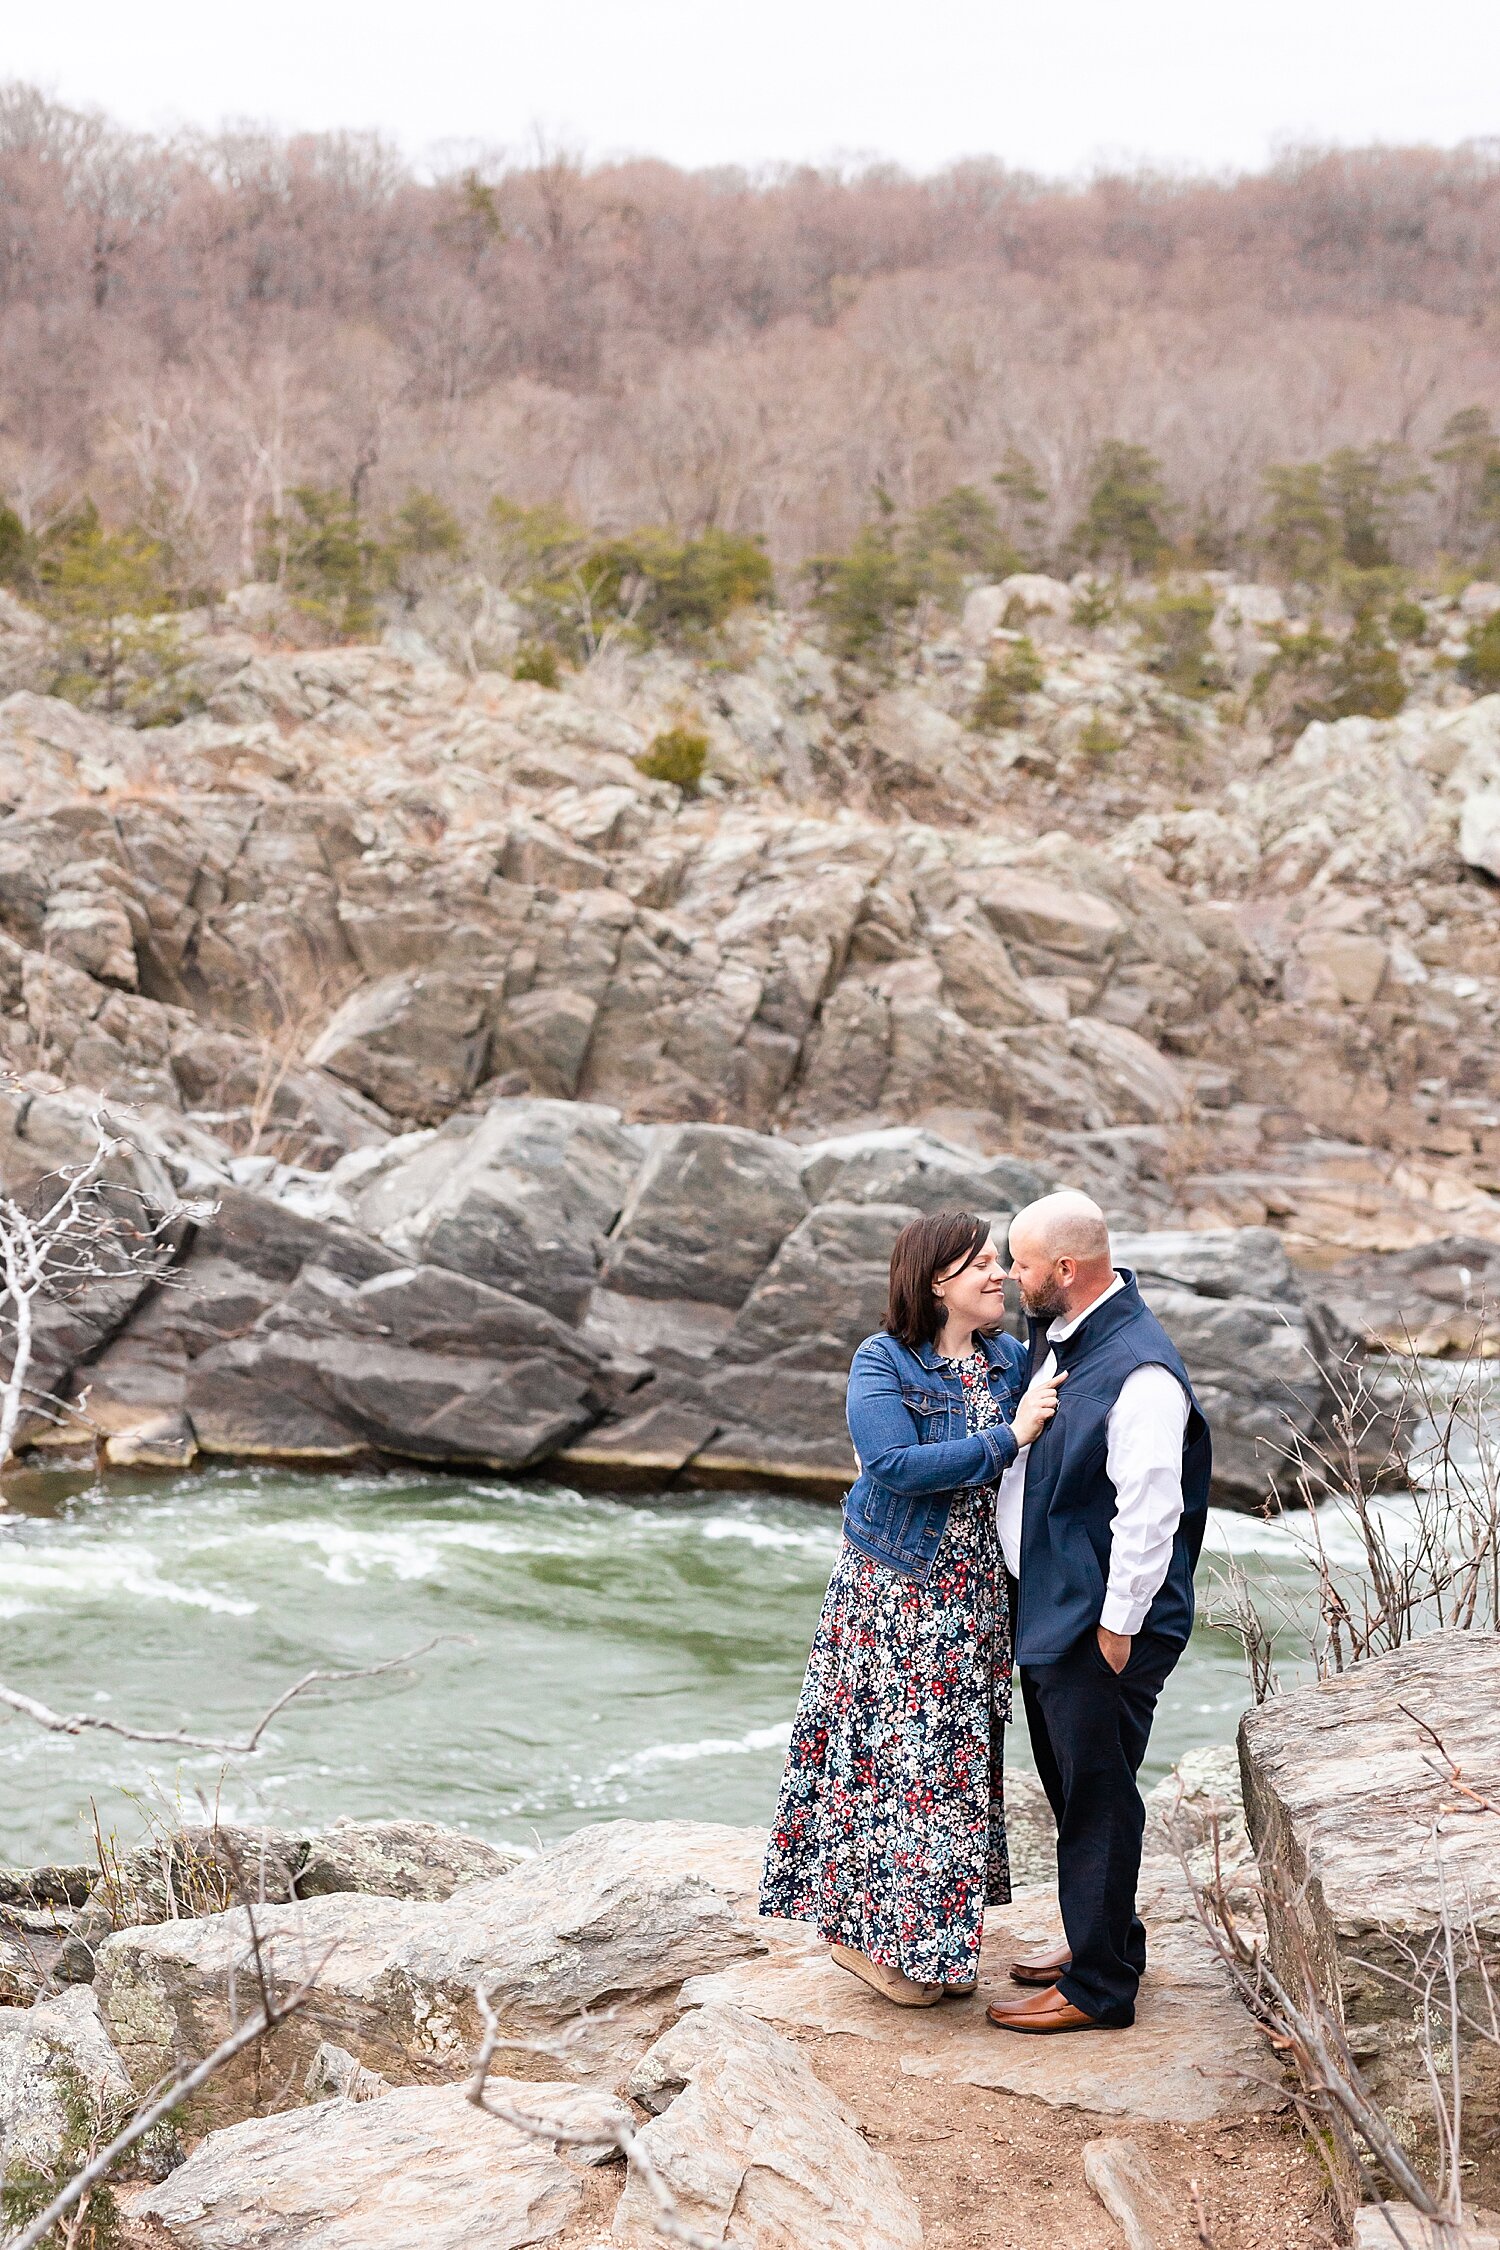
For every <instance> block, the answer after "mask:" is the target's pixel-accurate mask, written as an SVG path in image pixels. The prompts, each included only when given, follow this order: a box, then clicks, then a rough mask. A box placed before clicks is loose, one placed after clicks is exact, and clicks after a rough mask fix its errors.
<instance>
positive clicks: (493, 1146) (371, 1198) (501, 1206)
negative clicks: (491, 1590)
mask: <svg viewBox="0 0 1500 2250" xmlns="http://www.w3.org/2000/svg"><path fill="white" fill-rule="evenodd" d="M641 1156H642V1151H641V1146H640V1136H639V1135H638V1134H632V1133H631V1132H629V1131H628V1130H626V1129H625V1128H624V1127H622V1125H621V1123H620V1118H619V1114H618V1112H617V1111H615V1110H611V1109H603V1108H600V1107H598V1106H597V1105H595V1104H592V1103H587V1102H562V1101H526V1100H520V1101H516V1100H511V1101H499V1102H496V1103H495V1104H494V1105H493V1107H492V1108H490V1109H489V1110H487V1111H486V1112H485V1114H484V1115H483V1116H482V1117H467V1116H465V1117H455V1118H451V1119H450V1120H449V1121H448V1123H447V1124H446V1125H444V1126H442V1127H440V1128H439V1130H438V1131H437V1132H435V1133H433V1134H430V1135H428V1136H426V1137H424V1138H421V1139H416V1140H415V1141H414V1142H398V1143H395V1144H393V1145H392V1147H391V1149H390V1150H389V1152H388V1154H387V1155H386V1157H385V1158H384V1159H383V1160H381V1161H379V1162H377V1163H376V1164H374V1165H369V1164H365V1165H363V1166H359V1167H357V1168H356V1170H355V1171H354V1172H353V1173H352V1174H351V1184H350V1190H349V1195H350V1201H351V1203H352V1205H353V1208H354V1211H355V1214H356V1216H357V1218H358V1220H359V1223H360V1225H361V1226H363V1227H365V1228H367V1229H368V1231H369V1232H370V1233H371V1234H374V1235H378V1236H379V1237H380V1239H381V1240H382V1241H383V1242H385V1243H386V1244H387V1245H388V1246H389V1247H390V1248H391V1249H392V1250H395V1251H399V1252H400V1254H401V1255H402V1256H403V1257H405V1258H409V1259H410V1260H411V1261H412V1262H413V1263H414V1264H417V1263H420V1264H424V1265H434V1266H448V1267H451V1268H452V1269H453V1270H454V1271H455V1272H458V1273H466V1274H468V1275H469V1276H470V1277H471V1278H472V1279H473V1280H475V1281H483V1282H487V1283H489V1285H490V1286H491V1287H492V1288H495V1289H506V1290H510V1291H512V1292H513V1293H514V1294H515V1295H516V1296H518V1297H526V1298H529V1299H531V1300H532V1302H533V1303H536V1304H542V1305H545V1306H546V1307H547V1308H548V1309H549V1311H552V1312H555V1313H557V1314H558V1315H559V1316H560V1317H561V1318H562V1319H564V1320H576V1319H578V1318H579V1317H581V1315H582V1313H583V1311H584V1308H585V1307H586V1305H587V1303H588V1298H589V1293H590V1291H591V1290H592V1288H593V1286H594V1281H595V1278H596V1276H597V1273H598V1270H599V1265H600V1262H601V1260H602V1258H603V1255H604V1242H605V1237H606V1236H607V1235H608V1233H609V1230H610V1228H611V1227H612V1226H613V1225H614V1222H615V1220H616V1218H617V1217H618V1216H619V1213H620V1210H621V1207H622V1205H623V1204H624V1202H625V1198H626V1194H627V1192H628V1190H629V1187H630V1183H631V1181H632V1179H633V1178H634V1176H635V1174H636V1172H637V1170H638V1169H639V1168H640V1164H641ZM331 1184H332V1185H333V1186H334V1187H335V1189H337V1187H338V1185H339V1181H338V1175H337V1173H335V1176H334V1180H333V1182H332V1183H331Z"/></svg>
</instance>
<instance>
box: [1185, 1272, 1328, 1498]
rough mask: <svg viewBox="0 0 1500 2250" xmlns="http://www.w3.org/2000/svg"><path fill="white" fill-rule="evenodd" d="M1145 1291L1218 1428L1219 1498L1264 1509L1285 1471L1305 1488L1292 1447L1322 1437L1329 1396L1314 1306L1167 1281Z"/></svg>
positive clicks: (1289, 1480) (1290, 1483)
mask: <svg viewBox="0 0 1500 2250" xmlns="http://www.w3.org/2000/svg"><path fill="white" fill-rule="evenodd" d="M1142 1294H1143V1295H1144V1297H1145V1299H1146V1302H1147V1304H1148V1305H1149V1306H1150V1307H1151V1309H1152V1311H1153V1312H1154V1313H1155V1314H1156V1316H1157V1318H1158V1319H1159V1320H1160V1321H1161V1324H1162V1326H1163V1327H1164V1328H1165V1329H1166V1331H1167V1334H1168V1335H1169V1336H1170V1337H1171V1339H1172V1341H1173V1343H1174V1344H1175V1345H1176V1346H1177V1348H1178V1350H1179V1351H1180V1352H1181V1354H1182V1356H1183V1359H1184V1361H1185V1362H1186V1365H1187V1370H1188V1374H1189V1375H1190V1377H1191V1378H1192V1384H1193V1389H1194V1391H1195V1392H1196V1394H1197V1397H1198V1402H1199V1404H1200V1405H1201V1406H1202V1408H1203V1411H1204V1413H1205V1414H1206V1415H1207V1417H1208V1421H1209V1426H1210V1428H1211V1429H1212V1431H1213V1441H1214V1497H1215V1499H1216V1500H1218V1501H1220V1502H1222V1503H1224V1504H1226V1505H1228V1506H1231V1507H1259V1506H1260V1505H1262V1503H1263V1502H1264V1501H1265V1499H1266V1497H1267V1495H1268V1494H1269V1492H1270V1490H1271V1488H1272V1485H1273V1483H1274V1482H1275V1481H1276V1480H1277V1479H1278V1478H1279V1479H1280V1481H1281V1483H1282V1484H1283V1485H1284V1486H1285V1487H1286V1489H1287V1491H1288V1494H1289V1495H1290V1496H1295V1476H1294V1473H1293V1472H1292V1471H1291V1470H1289V1468H1288V1465H1287V1461H1286V1452H1287V1448H1288V1446H1289V1445H1290V1444H1291V1443H1292V1441H1293V1439H1294V1438H1295V1437H1298V1436H1300V1437H1302V1438H1304V1439H1306V1438H1308V1437H1310V1436H1311V1435H1312V1433H1313V1432H1314V1430H1315V1429H1316V1428H1317V1426H1318V1422H1319V1417H1320V1416H1321V1414H1322V1413H1323V1411H1324V1409H1325V1407H1326V1404H1327V1387H1326V1384H1325V1381H1324V1375H1323V1370H1322V1366H1321V1364H1320V1357H1319V1352H1318V1347H1317V1339H1316V1337H1315V1334H1314V1331H1313V1329H1312V1327H1311V1325H1310V1323H1309V1321H1308V1318H1307V1315H1306V1313H1305V1312H1304V1311H1303V1310H1302V1309H1301V1308H1300V1307H1297V1306H1295V1305H1291V1304H1285V1303H1276V1302H1261V1301H1260V1300H1258V1299H1256V1298H1252V1297H1229V1298H1221V1297H1200V1296H1198V1295H1196V1294H1195V1293H1194V1292H1193V1291H1191V1290H1188V1289H1174V1288H1171V1287H1169V1286H1165V1285H1158V1286H1154V1287H1153V1286H1151V1285H1150V1284H1147V1286H1146V1287H1145V1288H1144V1290H1143V1291H1142Z"/></svg>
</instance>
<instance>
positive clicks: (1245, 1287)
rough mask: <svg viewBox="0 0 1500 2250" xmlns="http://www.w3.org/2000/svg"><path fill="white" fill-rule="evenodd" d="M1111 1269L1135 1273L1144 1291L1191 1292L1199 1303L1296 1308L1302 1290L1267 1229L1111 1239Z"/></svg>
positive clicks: (1214, 1229) (1278, 1243)
mask: <svg viewBox="0 0 1500 2250" xmlns="http://www.w3.org/2000/svg"><path fill="white" fill-rule="evenodd" d="M1111 1244H1112V1247H1113V1250H1114V1258H1115V1264H1116V1265H1117V1266H1129V1267H1131V1268H1133V1269H1134V1271H1135V1274H1136V1276H1137V1278H1138V1280H1139V1281H1140V1284H1141V1286H1142V1288H1143V1289H1149V1288H1150V1287H1151V1286H1152V1285H1153V1284H1162V1283H1164V1284H1166V1285H1167V1286H1168V1287H1169V1288H1175V1289H1191V1290H1194V1291H1195V1292H1196V1293H1197V1295H1198V1296H1200V1297H1255V1298H1259V1299H1260V1300H1261V1301H1262V1302H1264V1303H1267V1304H1300V1303H1301V1301H1302V1289H1301V1285H1300V1283H1299V1282H1298V1279H1297V1276H1296V1274H1295V1273H1294V1272H1293V1270H1292V1264H1291V1260H1290V1259H1289V1258H1288V1256H1287V1254H1286V1251H1285V1249H1284V1248H1283V1247H1282V1242H1281V1238H1280V1236H1279V1235H1275V1234H1273V1233H1272V1232H1271V1230H1270V1228H1269V1227H1208V1228H1205V1229H1203V1231H1202V1232H1201V1233H1199V1232H1193V1231H1191V1230H1189V1229H1187V1228H1178V1229H1174V1230H1170V1231H1163V1232H1162V1233H1159V1234H1115V1235H1112V1237H1111Z"/></svg>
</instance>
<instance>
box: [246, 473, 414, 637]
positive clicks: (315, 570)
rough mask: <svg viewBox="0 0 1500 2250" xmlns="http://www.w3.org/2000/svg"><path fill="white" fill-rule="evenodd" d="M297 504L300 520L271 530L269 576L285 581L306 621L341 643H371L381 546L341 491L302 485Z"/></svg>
mask: <svg viewBox="0 0 1500 2250" xmlns="http://www.w3.org/2000/svg"><path fill="white" fill-rule="evenodd" d="M291 501H292V506H293V508H294V509H295V510H296V513H295V515H288V516H285V517H282V518H280V519H278V520H274V521H272V522H270V523H268V525H267V527H266V532H267V555H266V558H265V562H264V563H263V567H264V568H266V570H267V575H268V576H270V577H277V576H279V577H280V579H281V581H282V583H283V584H284V585H285V587H286V589H287V591H288V593H289V594H290V595H291V597H292V599H293V601H294V602H295V603H296V605H297V607H298V609H299V610H301V612H302V614H303V616H304V617H308V618H311V619H312V621H313V622H314V623H315V624H317V625H320V626H322V627H323V629H324V630H325V631H326V632H328V633H330V634H332V636H333V637H334V638H335V639H336V640H341V641H356V640H361V639H364V638H366V637H368V636H369V635H370V634H371V633H373V631H374V629H375V585H376V576H377V572H378V570H379V569H380V568H381V566H382V565H383V563H384V560H385V558H384V555H383V551H382V549H381V547H380V544H379V542H378V541H377V540H375V539H372V538H371V537H370V536H369V534H368V533H367V532H366V531H365V529H364V527H363V525H362V523H361V521H360V515H359V510H358V509H357V508H356V506H355V505H354V503H353V501H352V500H351V499H350V498H349V495H348V494H347V493H346V492H343V491H341V490H339V489H338V488H337V487H332V488H326V489H325V488H324V487H322V486H319V485H312V484H299V485H297V486H296V487H295V488H294V490H293V492H292V494H291ZM267 566H269V567H267Z"/></svg>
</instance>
